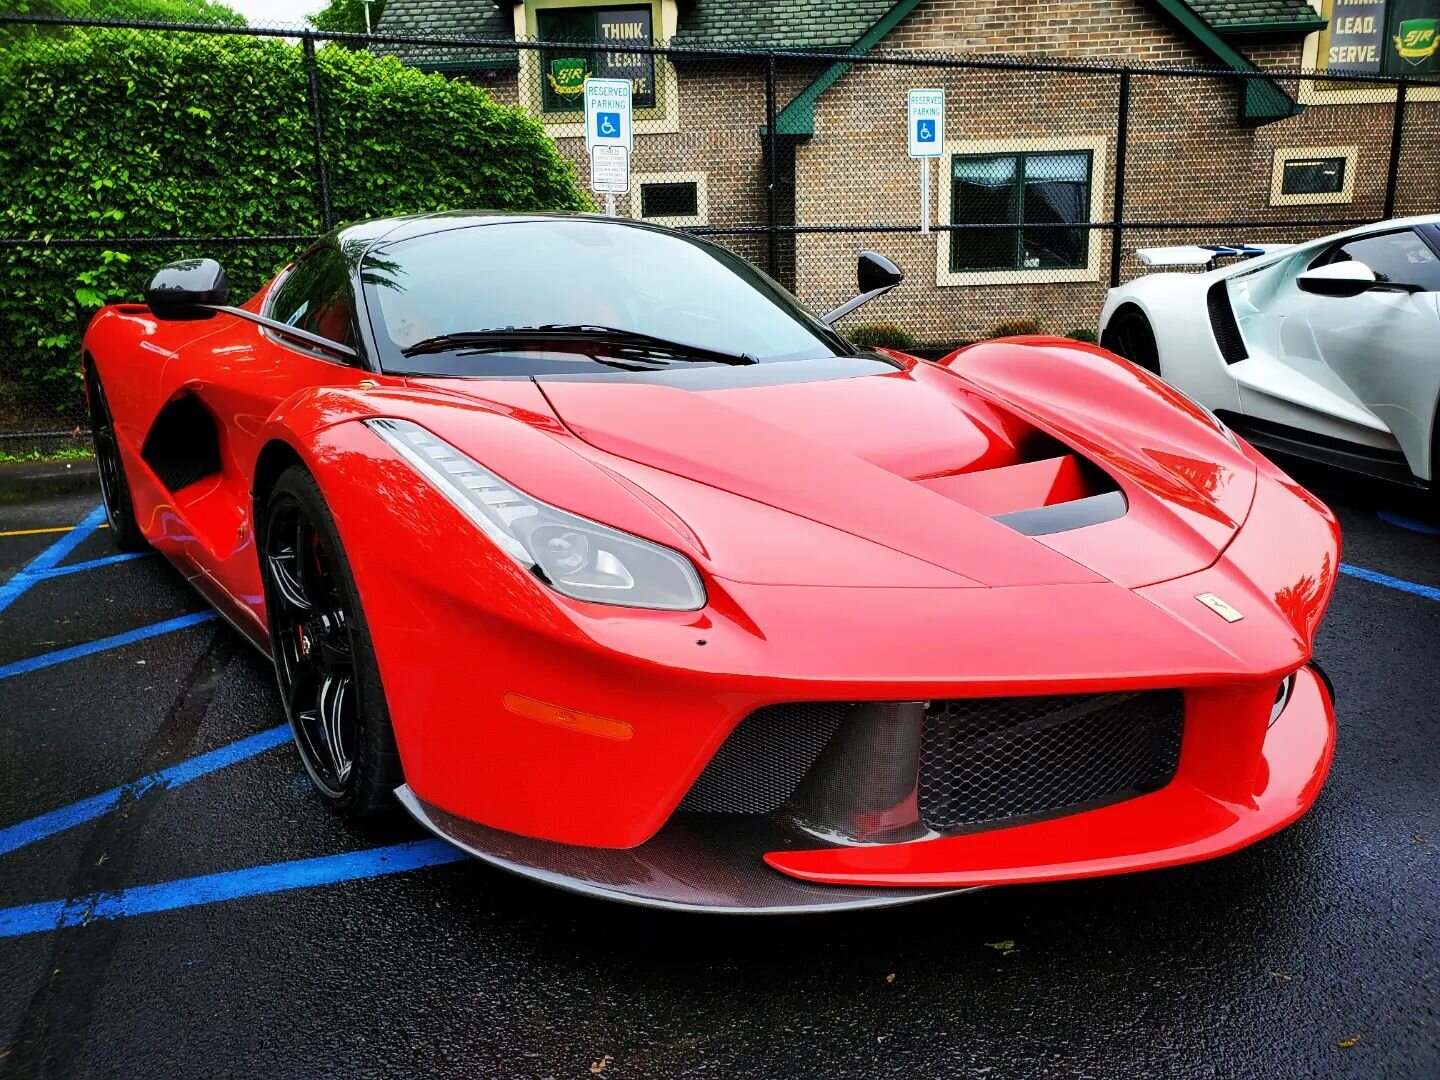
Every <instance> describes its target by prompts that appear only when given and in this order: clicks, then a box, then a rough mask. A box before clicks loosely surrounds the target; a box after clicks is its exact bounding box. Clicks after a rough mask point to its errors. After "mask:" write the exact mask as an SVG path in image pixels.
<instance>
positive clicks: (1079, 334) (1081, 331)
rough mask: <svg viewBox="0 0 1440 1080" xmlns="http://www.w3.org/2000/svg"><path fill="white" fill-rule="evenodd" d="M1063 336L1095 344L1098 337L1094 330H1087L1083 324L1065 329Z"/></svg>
mask: <svg viewBox="0 0 1440 1080" xmlns="http://www.w3.org/2000/svg"><path fill="white" fill-rule="evenodd" d="M1065 336H1066V337H1068V338H1073V339H1074V340H1075V341H1085V342H1088V343H1089V344H1091V345H1095V344H1097V343H1098V342H1099V341H1100V339H1099V338H1098V337H1097V336H1096V335H1095V331H1094V330H1087V329H1085V327H1083V326H1077V327H1076V328H1075V329H1074V330H1067V331H1066V332H1065Z"/></svg>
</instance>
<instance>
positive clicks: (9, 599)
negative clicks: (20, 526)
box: [0, 506, 105, 611]
mask: <svg viewBox="0 0 1440 1080" xmlns="http://www.w3.org/2000/svg"><path fill="white" fill-rule="evenodd" d="M104 520H105V507H103V506H97V507H96V508H95V509H94V510H91V511H90V513H88V514H87V515H85V520H84V521H82V522H80V524H79V525H76V526H75V527H74V528H73V529H71V530H70V531H69V532H67V533H66V534H65V535H64V536H62V537H61V538H60V539H59V540H56V541H55V542H54V543H53V544H51V545H50V546H49V547H47V548H46V549H45V550H44V551H42V552H41V553H40V554H39V555H36V556H35V558H33V559H31V560H30V561H29V562H28V563H26V564H25V565H24V566H22V567H21V568H20V569H19V570H17V571H16V572H15V573H14V575H13V576H12V577H10V578H9V580H7V581H6V582H5V583H4V584H3V585H0V611H4V610H5V609H6V608H7V607H9V606H10V605H11V604H13V603H14V602H15V601H16V600H18V599H20V597H21V596H23V595H24V594H25V592H26V590H28V589H29V588H30V586H31V585H34V584H35V583H36V582H37V581H43V580H44V579H45V571H47V570H53V569H55V567H57V566H59V565H60V563H61V562H63V561H64V559H65V557H66V556H67V555H69V554H70V553H71V552H72V551H74V550H75V549H76V548H77V547H79V546H80V545H81V543H83V542H84V541H85V539H86V537H88V536H89V535H90V534H91V533H93V532H94V531H95V530H96V529H98V528H99V527H100V523H101V522H103V521H104Z"/></svg>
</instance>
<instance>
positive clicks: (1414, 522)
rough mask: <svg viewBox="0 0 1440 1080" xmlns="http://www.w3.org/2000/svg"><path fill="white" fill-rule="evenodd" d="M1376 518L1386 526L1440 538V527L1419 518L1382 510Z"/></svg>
mask: <svg viewBox="0 0 1440 1080" xmlns="http://www.w3.org/2000/svg"><path fill="white" fill-rule="evenodd" d="M1375 516H1376V517H1378V518H1379V519H1380V520H1381V521H1383V522H1385V524H1387V525H1394V526H1395V527H1396V528H1399V529H1409V530H1410V531H1411V532H1417V533H1424V534H1425V535H1426V536H1440V525H1435V524H1432V523H1431V522H1428V521H1421V520H1420V519H1419V518H1413V517H1407V516H1406V515H1404V514H1397V513H1395V512H1394V511H1393V510H1381V511H1379V512H1378V513H1377V514H1376V515H1375Z"/></svg>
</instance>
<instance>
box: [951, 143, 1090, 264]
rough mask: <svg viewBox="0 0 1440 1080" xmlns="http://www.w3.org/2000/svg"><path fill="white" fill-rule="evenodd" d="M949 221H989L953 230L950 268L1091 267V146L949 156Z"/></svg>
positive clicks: (968, 223)
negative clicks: (1086, 225) (1083, 225)
mask: <svg viewBox="0 0 1440 1080" xmlns="http://www.w3.org/2000/svg"><path fill="white" fill-rule="evenodd" d="M950 160H951V166H950V168H951V172H950V220H951V222H952V223H953V224H957V225H959V224H967V225H988V224H990V223H991V222H994V223H995V224H996V227H995V228H993V229H992V228H986V229H966V230H963V231H957V232H952V233H951V234H950V270H951V272H952V273H961V272H969V271H986V270H989V271H995V270H1076V269H1084V268H1085V267H1086V266H1088V265H1089V258H1090V237H1089V233H1090V230H1088V229H1083V228H1078V229H1077V228H1067V227H1066V226H1069V225H1073V224H1077V223H1083V222H1087V221H1089V219H1090V193H1091V173H1092V168H1093V162H1094V155H1093V153H1092V152H1091V151H1089V150H1077V151H1052V152H1043V151H1042V152H1032V153H1014V154H956V155H955V156H954V157H952V158H951V159H950Z"/></svg>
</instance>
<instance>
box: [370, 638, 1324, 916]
mask: <svg viewBox="0 0 1440 1080" xmlns="http://www.w3.org/2000/svg"><path fill="white" fill-rule="evenodd" d="M1187 712H1188V713H1189V716H1188V718H1187V728H1186V734H1185V741H1184V747H1183V750H1182V753H1181V757H1180V764H1179V768H1178V770H1177V772H1176V774H1175V776H1174V779H1173V780H1172V781H1171V782H1170V783H1169V784H1167V785H1166V786H1165V787H1163V788H1161V789H1160V790H1158V791H1155V792H1152V793H1150V794H1148V795H1141V796H1137V797H1135V798H1131V799H1127V800H1125V801H1123V802H1119V803H1114V804H1112V805H1109V806H1103V807H1100V808H1097V809H1094V810H1087V811H1082V812H1079V813H1073V814H1068V815H1066V816H1062V817H1055V818H1051V819H1049V820H1044V821H1037V822H1032V823H1029V824H1022V825H1013V826H1010V827H1001V828H992V829H988V830H985V831H980V832H973V833H968V834H965V835H960V836H949V837H944V838H939V839H926V840H916V841H911V842H904V843H881V844H859V845H857V844H840V843H837V844H833V845H830V846H826V847H822V848H816V847H814V846H813V844H814V837H813V835H806V834H805V833H802V832H801V831H800V830H797V829H795V828H793V827H787V825H786V824H785V821H786V815H785V814H783V813H782V814H778V815H774V816H772V817H767V818H763V819H760V818H754V817H746V816H742V815H717V814H703V813H687V812H685V811H683V810H682V811H681V812H679V813H677V814H676V815H674V816H673V817H672V818H671V819H670V821H669V822H668V823H667V824H666V825H665V827H664V828H662V829H661V830H660V832H659V833H657V834H656V835H655V836H654V837H652V838H651V839H650V840H648V841H646V842H645V843H643V844H640V845H639V846H637V847H634V848H630V849H621V850H616V849H605V848H591V847H579V846H575V845H569V844H558V843H554V842H552V841H546V840H536V839H532V838H528V837H523V836H517V835H515V834H512V833H505V832H500V831H498V830H495V829H490V828H487V827H485V826H483V825H479V824H477V823H475V822H471V821H467V820H465V819H463V818H459V817H456V816H455V815H453V814H449V813H447V812H445V811H444V810H441V809H440V808H439V807H436V806H434V805H431V804H429V803H427V802H425V801H424V800H423V799H421V798H419V797H418V796H417V795H416V794H415V793H414V792H413V791H411V790H410V788H408V787H402V788H401V789H399V792H398V795H399V797H400V801H401V803H402V804H403V805H404V806H405V807H406V809H407V810H409V811H410V813H411V814H413V815H414V816H415V817H416V819H417V820H419V821H420V822H421V823H422V824H423V825H425V826H426V827H427V828H428V829H430V830H432V831H433V832H435V833H436V834H437V835H439V836H441V837H443V838H444V839H446V840H449V841H450V842H451V843H454V844H456V845H458V846H459V847H461V848H463V849H464V850H465V851H468V852H470V853H471V854H472V855H475V856H476V857H477V858H480V859H483V860H484V861H486V862H488V863H491V864H492V865H495V866H498V867H501V868H503V869H506V870H509V871H511V872H513V873H517V874H520V875H522V876H524V877H529V878H533V879H536V880H539V881H543V882H545V883H546V884H549V885H554V886H558V887H560V888H564V889H569V890H571V891H574V892H579V893H584V894H587V895H591V896H599V897H604V898H606V899H611V900H619V901H623V902H627V903H632V904H639V905H642V906H648V907H660V908H672V909H685V910H691V911H704V912H716V913H729V914H788V913H795V912H804V911H819V910H853V909H857V908H868V907H883V906H889V905H894V904H905V903H913V902H915V901H918V900H926V899H932V898H934V897H939V896H944V895H948V894H950V893H953V892H956V891H965V890H968V889H973V888H978V887H982V886H987V885H1006V884H1018V883H1024V882H1036V881H1054V880H1061V879H1069V878H1082V877H1097V876H1101V875H1106V874H1118V873H1126V872H1130V871H1136V870H1151V869H1158V868H1160V867H1166V866H1176V865H1180V864H1183V863H1187V862H1195V861H1198V860H1201V859H1207V858H1213V857H1215V856H1218V855H1223V854H1226V853H1228V852H1231V851H1235V850H1237V849H1238V848H1241V847H1244V846H1246V845H1247V844H1251V843H1254V842H1255V841H1256V840H1259V839H1262V838H1263V837H1266V836H1269V835H1270V834H1271V833H1274V832H1276V831H1277V830H1279V829H1281V828H1284V827H1285V826H1286V825H1288V824H1290V823H1291V822H1292V821H1294V820H1295V819H1296V818H1298V817H1300V816H1301V815H1302V814H1303V813H1304V812H1305V811H1306V810H1307V809H1308V808H1309V806H1310V805H1311V803H1313V802H1314V800H1315V798H1316V796H1317V795H1318V794H1319V791H1320V788H1321V786H1322V785H1323V783H1324V780H1325V775H1326V773H1327V772H1328V770H1329V768H1330V760H1331V756H1332V753H1333V750H1334V739H1335V720H1334V710H1333V704H1332V701H1331V698H1330V695H1329V693H1328V691H1327V689H1326V686H1325V683H1324V682H1323V681H1322V679H1321V678H1320V677H1319V676H1318V675H1317V674H1316V673H1315V672H1314V671H1313V670H1312V669H1310V668H1308V667H1306V668H1302V669H1301V670H1300V671H1299V672H1298V673H1297V677H1296V682H1295V688H1294V692H1293V694H1292V696H1291V698H1290V701H1289V703H1288V704H1287V706H1286V708H1285V710H1284V711H1283V712H1282V713H1281V714H1280V716H1279V717H1278V718H1277V719H1276V720H1275V722H1274V723H1273V724H1271V725H1270V726H1269V727H1268V728H1267V729H1266V730H1265V732H1264V734H1263V737H1262V738H1261V739H1260V740H1259V742H1258V744H1254V745H1251V746H1250V747H1248V748H1247V747H1246V746H1245V745H1244V743H1245V727H1246V725H1243V724H1242V725H1238V726H1237V725H1236V724H1234V723H1233V722H1232V721H1233V716H1234V713H1233V710H1232V709H1231V708H1230V707H1229V705H1228V704H1227V703H1225V702H1223V701H1220V700H1213V701H1210V702H1209V703H1208V704H1206V703H1204V702H1202V703H1201V704H1200V705H1199V707H1198V708H1197V707H1195V706H1194V705H1193V704H1192V706H1191V708H1189V709H1188V710H1187ZM807 843H808V846H807Z"/></svg>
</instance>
